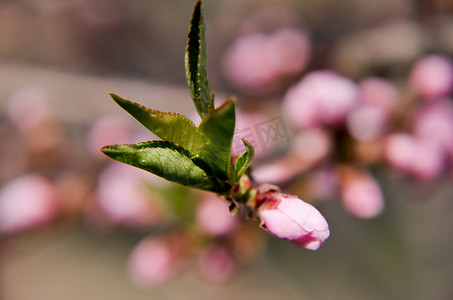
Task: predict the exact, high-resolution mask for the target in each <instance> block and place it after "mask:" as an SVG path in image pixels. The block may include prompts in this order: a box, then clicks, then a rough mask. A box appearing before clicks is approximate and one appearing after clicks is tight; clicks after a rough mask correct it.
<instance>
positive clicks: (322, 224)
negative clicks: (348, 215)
mask: <svg viewBox="0 0 453 300" xmlns="http://www.w3.org/2000/svg"><path fill="white" fill-rule="evenodd" d="M255 208H256V214H257V216H258V218H259V219H260V221H261V224H260V225H261V227H263V228H264V229H266V230H267V231H269V233H271V234H272V235H275V236H277V237H279V238H282V239H286V240H290V241H291V242H293V243H294V244H295V245H297V246H299V247H302V248H305V249H307V250H317V249H318V248H319V247H320V246H321V245H322V244H324V242H325V240H326V239H327V238H328V237H329V235H330V231H329V225H328V224H327V222H326V220H325V219H324V217H323V216H322V215H321V213H320V212H319V211H318V210H317V209H316V208H315V207H314V206H312V205H311V204H308V203H306V202H304V201H302V200H301V199H299V198H297V197H296V196H293V195H287V194H283V193H280V192H278V191H275V190H272V189H270V188H267V187H266V186H265V185H262V186H260V187H259V188H258V196H257V198H256V205H255Z"/></svg>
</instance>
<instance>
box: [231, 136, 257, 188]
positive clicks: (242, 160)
mask: <svg viewBox="0 0 453 300" xmlns="http://www.w3.org/2000/svg"><path fill="white" fill-rule="evenodd" d="M242 142H243V143H244V145H245V152H244V153H242V155H241V156H239V157H238V159H237V160H236V164H235V166H234V173H235V181H238V180H239V178H241V176H242V175H244V173H245V172H246V171H247V169H248V168H249V167H250V165H251V164H252V161H253V157H254V156H255V150H254V149H253V146H252V145H251V144H250V143H249V142H248V141H247V140H245V139H242Z"/></svg>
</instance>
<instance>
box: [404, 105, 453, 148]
mask: <svg viewBox="0 0 453 300" xmlns="http://www.w3.org/2000/svg"><path fill="white" fill-rule="evenodd" d="M413 132H414V134H415V135H416V136H418V137H420V138H422V139H425V140H428V141H431V142H433V143H436V144H439V145H440V146H442V147H443V148H445V149H446V150H449V151H453V101H452V100H451V99H440V100H437V101H436V102H435V103H433V104H432V105H428V106H427V107H426V106H425V107H422V108H421V109H420V111H419V112H418V113H417V114H416V116H415V118H414V123H413Z"/></svg>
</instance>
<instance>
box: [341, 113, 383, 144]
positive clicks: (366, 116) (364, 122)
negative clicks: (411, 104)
mask: <svg viewBox="0 0 453 300" xmlns="http://www.w3.org/2000/svg"><path fill="white" fill-rule="evenodd" d="M386 121H387V115H386V113H385V112H384V111H382V110H380V109H379V108H377V107H375V106H371V105H360V106H358V107H357V108H356V109H354V110H353V111H352V112H351V113H349V115H348V117H347V119H346V126H347V128H348V131H349V133H350V134H351V135H352V136H353V137H354V138H355V139H357V140H359V141H371V140H375V139H377V138H380V137H381V136H382V135H383V134H384V132H385V129H386Z"/></svg>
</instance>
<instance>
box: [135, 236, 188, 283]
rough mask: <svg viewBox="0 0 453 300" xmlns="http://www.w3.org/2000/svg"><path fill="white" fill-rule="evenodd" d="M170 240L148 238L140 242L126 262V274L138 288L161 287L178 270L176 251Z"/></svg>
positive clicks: (178, 263)
mask: <svg viewBox="0 0 453 300" xmlns="http://www.w3.org/2000/svg"><path fill="white" fill-rule="evenodd" d="M173 246H174V245H172V243H171V240H169V239H165V238H153V237H149V238H147V239H144V240H142V241H141V242H140V243H139V244H138V245H137V246H136V247H135V248H134V250H133V251H132V253H131V254H130V256H129V259H128V261H127V268H128V274H129V276H130V278H131V279H132V281H133V282H134V284H136V285H137V286H139V287H149V286H156V285H161V284H163V283H165V282H166V281H168V280H169V279H170V278H172V277H173V276H175V275H176V274H177V272H178V271H179V268H180V261H179V258H178V255H177V251H176V250H177V249H174V248H173Z"/></svg>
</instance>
